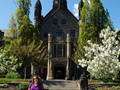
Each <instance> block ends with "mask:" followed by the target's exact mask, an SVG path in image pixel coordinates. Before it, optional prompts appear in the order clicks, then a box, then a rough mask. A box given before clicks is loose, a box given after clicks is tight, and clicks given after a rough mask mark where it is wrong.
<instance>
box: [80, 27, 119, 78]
mask: <svg viewBox="0 0 120 90" xmlns="http://www.w3.org/2000/svg"><path fill="white" fill-rule="evenodd" d="M117 32H118V31H117V30H115V31H113V30H111V29H110V28H109V27H108V28H107V29H103V30H101V33H100V38H101V39H102V44H93V43H91V41H88V44H89V47H88V46H85V47H84V48H85V51H86V53H85V59H81V60H79V61H78V62H79V64H80V65H84V64H86V65H87V66H88V67H87V70H88V72H90V75H91V76H93V77H95V78H105V79H107V78H116V77H117V75H118V73H119V71H120V62H119V60H118V57H119V55H120V45H119V42H118V40H116V37H117Z"/></svg>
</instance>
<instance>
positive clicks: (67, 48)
mask: <svg viewBox="0 0 120 90" xmlns="http://www.w3.org/2000/svg"><path fill="white" fill-rule="evenodd" d="M80 4H81V3H80ZM79 7H80V6H79ZM80 8H81V7H80ZM79 10H80V9H79ZM41 12H42V5H41V2H40V0H37V2H36V4H35V13H34V21H35V27H36V28H38V29H39V31H40V39H41V40H43V41H44V43H45V45H47V47H48V62H47V64H46V65H45V66H44V67H42V68H41V71H40V72H41V73H43V74H44V76H46V79H47V80H50V79H72V77H74V76H75V68H76V65H75V64H74V62H73V59H72V55H73V54H74V50H73V49H74V44H75V43H76V42H77V39H78V35H79V25H78V19H77V18H76V17H75V16H74V15H73V14H72V13H71V12H70V11H69V10H68V7H67V0H53V7H52V10H50V12H49V13H48V14H47V15H46V16H45V17H43V16H42V14H41Z"/></svg>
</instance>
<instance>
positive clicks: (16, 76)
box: [6, 72, 20, 79]
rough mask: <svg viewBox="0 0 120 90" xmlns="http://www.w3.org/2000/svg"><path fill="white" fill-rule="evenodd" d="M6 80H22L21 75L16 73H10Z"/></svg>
mask: <svg viewBox="0 0 120 90" xmlns="http://www.w3.org/2000/svg"><path fill="white" fill-rule="evenodd" d="M6 78H11V79H17V78H20V74H19V73H17V72H16V73H15V72H9V73H7V75H6Z"/></svg>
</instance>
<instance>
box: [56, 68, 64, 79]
mask: <svg viewBox="0 0 120 90" xmlns="http://www.w3.org/2000/svg"><path fill="white" fill-rule="evenodd" d="M65 71H66V69H65V67H60V66H59V67H55V68H54V79H65Z"/></svg>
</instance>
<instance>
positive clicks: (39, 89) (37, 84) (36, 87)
mask: <svg viewBox="0 0 120 90" xmlns="http://www.w3.org/2000/svg"><path fill="white" fill-rule="evenodd" d="M28 90H43V85H42V81H41V78H40V77H39V76H38V75H34V76H33V77H32V81H31V82H30V84H29V87H28Z"/></svg>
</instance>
